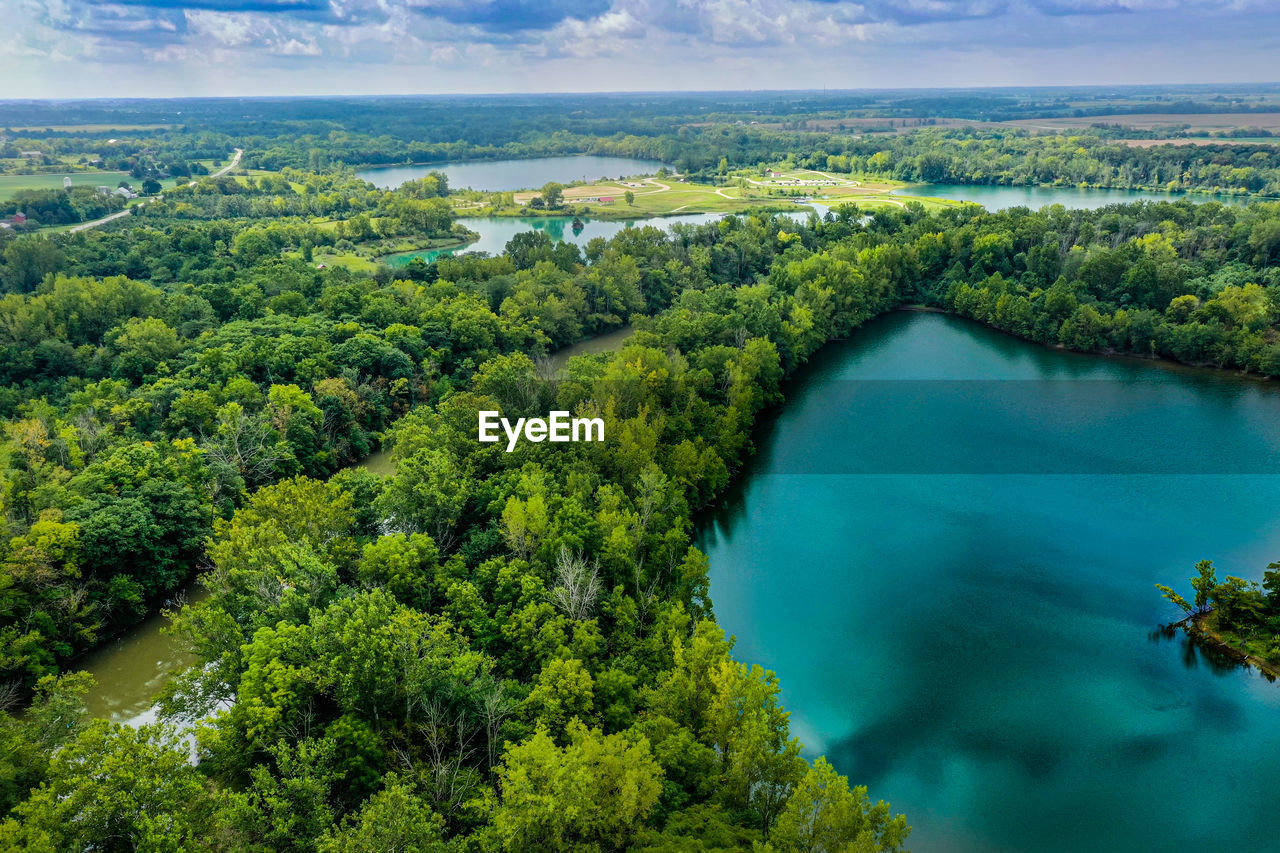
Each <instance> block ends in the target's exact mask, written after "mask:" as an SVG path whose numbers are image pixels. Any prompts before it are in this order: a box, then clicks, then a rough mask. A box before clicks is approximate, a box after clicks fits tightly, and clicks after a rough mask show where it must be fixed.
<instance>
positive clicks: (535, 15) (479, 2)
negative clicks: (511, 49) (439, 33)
mask: <svg viewBox="0 0 1280 853" xmlns="http://www.w3.org/2000/svg"><path fill="white" fill-rule="evenodd" d="M609 7H610V2H609V0H417V2H413V1H412V0H411V2H410V8H412V9H413V10H414V11H415V12H417V13H418V14H420V15H424V16H426V17H431V18H439V19H440V20H443V21H447V22H449V23H451V24H470V25H474V26H476V27H479V28H480V29H483V30H486V31H488V32H496V33H517V32H525V31H529V30H547V29H550V28H552V27H554V26H555V25H556V24H559V23H560V22H561V21H564V20H565V19H567V18H577V19H579V20H582V19H589V18H593V17H595V16H597V15H601V14H604V13H606V12H608V11H609Z"/></svg>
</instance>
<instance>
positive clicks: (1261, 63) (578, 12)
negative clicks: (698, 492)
mask: <svg viewBox="0 0 1280 853" xmlns="http://www.w3.org/2000/svg"><path fill="white" fill-rule="evenodd" d="M1277 56H1280V0H904V2H883V0H862V2H848V1H847V0H112V1H111V2H107V0H0V69H3V71H0V98H83V97H173V96H214V95H247V96H252V95H322V94H338V95H356V94H439V93H482V92H504V93H505V92H591V91H656V90H704V91H705V90H715V89H734V90H742V89H819V88H823V87H826V88H831V89H844V88H885V87H894V88H896V87H917V86H926V87H933V86H965V87H967V86H1015V85H1016V86H1027V85H1058V84H1062V85H1085V84H1100V85H1108V84H1126V83H1128V84H1137V83H1183V84H1185V83H1226V82H1272V81H1275V80H1277V79H1280V70H1277V68H1276V63H1275V57H1277Z"/></svg>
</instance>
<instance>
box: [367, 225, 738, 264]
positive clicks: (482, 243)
mask: <svg viewBox="0 0 1280 853" xmlns="http://www.w3.org/2000/svg"><path fill="white" fill-rule="evenodd" d="M720 216H721V214H719V213H681V214H676V215H675V216H655V217H652V218H650V219H631V220H626V221H621V220H616V219H584V220H583V221H582V225H583V227H582V229H581V230H580V231H575V230H574V228H573V219H572V218H566V217H563V216H460V217H458V220H457V221H458V224H459V225H462V226H464V227H465V228H469V229H470V230H472V231H474V232H475V233H477V234H479V235H480V239H479V240H476V241H475V242H473V243H468V244H467V245H466V246H463V247H460V248H456V249H423V250H421V251H417V252H402V253H400V254H398V255H388V256H387V257H385V258H383V260H384V261H386V262H387V263H388V264H390V265H391V266H393V267H398V266H404V265H405V264H407V263H409V261H411V260H413V259H414V258H422V259H423V260H424V261H426V262H427V263H431V262H432V261H434V260H436V259H437V258H442V257H447V256H449V255H452V254H455V253H457V252H488V253H489V254H491V255H498V254H501V253H502V250H503V248H504V247H505V246H506V245H507V241H509V240H510V239H511V238H512V237H514V236H516V235H517V234H521V233H523V232H525V231H545V232H546V234H547V235H548V236H549V237H550V238H551V239H552V240H564V241H566V242H569V243H574V244H576V245H578V246H586V245H587V243H588V241H590V240H591V239H592V238H593V237H604V238H605V239H608V238H609V237H612V236H613V235H614V234H617V233H618V232H619V231H621V230H622V229H624V228H643V227H644V226H646V225H652V226H654V227H657V228H663V229H665V228H670V227H671V226H672V225H676V224H678V223H685V224H689V225H701V224H703V223H704V222H714V221H715V220H717V219H719V218H720Z"/></svg>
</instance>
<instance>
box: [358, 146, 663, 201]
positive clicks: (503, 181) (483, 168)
mask: <svg viewBox="0 0 1280 853" xmlns="http://www.w3.org/2000/svg"><path fill="white" fill-rule="evenodd" d="M661 168H662V163H660V162H658V161H657V160H637V159H635V158H632V157H598V156H595V155H592V154H582V155H577V156H573V157H534V158H531V159H527V160H473V161H469V162H464V163H435V164H426V165H421V166H379V167H376V168H372V169H362V170H360V171H359V172H356V177H357V178H363V179H364V180H366V181H369V182H370V183H372V184H375V185H376V186H379V187H383V188H385V189H392V188H394V187H398V186H400V185H401V184H403V183H404V182H405V181H411V180H414V179H416V178H421V177H423V176H424V175H426V174H427V173H428V172H434V171H440V172H444V173H445V174H446V175H448V176H449V186H450V187H452V188H453V189H464V188H467V187H470V188H471V189H473V190H482V191H484V192H500V191H505V190H525V189H533V188H536V187H541V186H542V185H543V184H545V183H547V182H548V181H556V182H557V183H561V184H567V183H569V182H570V181H594V180H596V179H598V178H622V177H630V176H632V175H652V174H653V173H654V172H657V171H658V170H659V169H661Z"/></svg>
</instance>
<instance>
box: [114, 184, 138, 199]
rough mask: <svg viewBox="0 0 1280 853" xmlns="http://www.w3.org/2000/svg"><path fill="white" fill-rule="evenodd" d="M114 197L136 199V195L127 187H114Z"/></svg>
mask: <svg viewBox="0 0 1280 853" xmlns="http://www.w3.org/2000/svg"><path fill="white" fill-rule="evenodd" d="M115 194H116V195H118V196H120V198H137V197H138V194H137V193H136V192H134V191H133V190H131V189H129V188H128V187H116V193H115Z"/></svg>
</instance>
